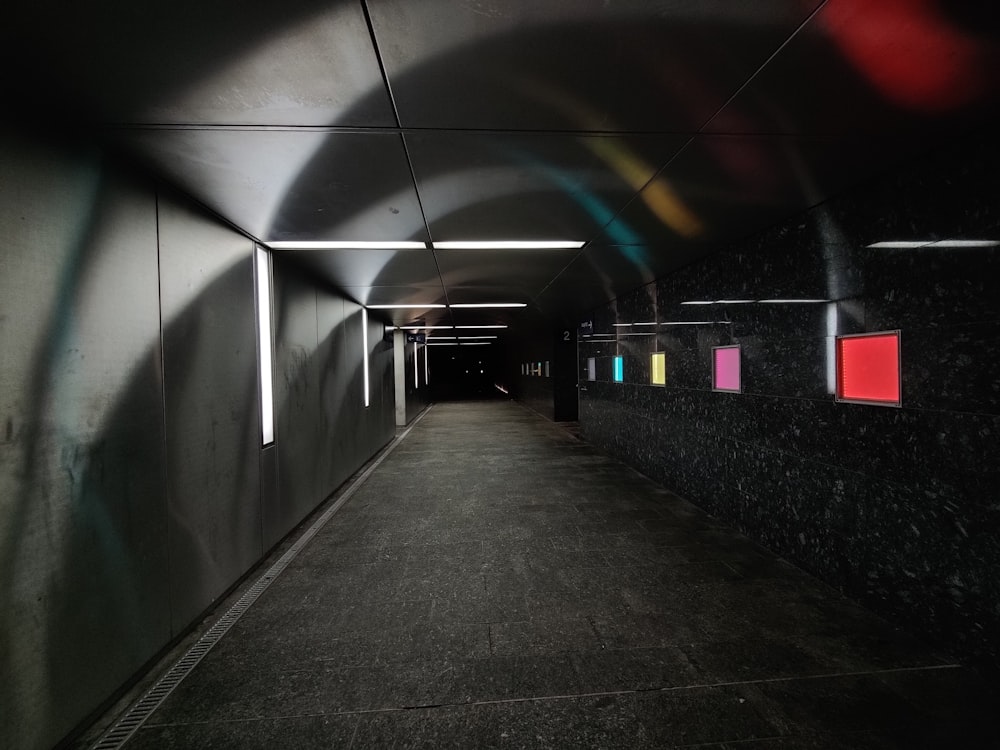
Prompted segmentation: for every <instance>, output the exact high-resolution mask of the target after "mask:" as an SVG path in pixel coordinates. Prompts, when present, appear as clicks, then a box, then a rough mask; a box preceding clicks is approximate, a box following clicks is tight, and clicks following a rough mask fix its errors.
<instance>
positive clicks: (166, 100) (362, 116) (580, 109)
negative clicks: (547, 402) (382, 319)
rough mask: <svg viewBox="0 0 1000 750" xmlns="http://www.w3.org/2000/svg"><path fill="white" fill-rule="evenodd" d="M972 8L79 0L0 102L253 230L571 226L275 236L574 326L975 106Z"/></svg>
mask: <svg viewBox="0 0 1000 750" xmlns="http://www.w3.org/2000/svg"><path fill="white" fill-rule="evenodd" d="M986 5H987V4H983V3H971V2H967V3H953V2H944V0H884V1H883V2H879V3H871V2H866V1H865V0H826V2H820V1H819V0H757V1H756V2H753V3H748V2H731V1H727V0H464V1H458V0H451V1H449V0H421V1H420V2H414V1H413V0H367V1H366V2H362V1H361V0H353V1H348V0H342V1H340V2H331V1H329V0H327V1H323V0H286V1H285V2H283V3H282V4H280V6H279V5H277V4H275V3H269V2H265V0H255V1H253V2H247V1H246V0H243V1H242V2H237V1H236V0H201V1H200V2H193V1H192V0H181V1H180V2H177V1H175V2H171V3H159V4H155V5H148V4H138V5H136V4H126V3H121V2H117V1H116V0H98V2H94V3H87V4H77V5H71V6H69V7H67V8H64V9H62V10H60V12H59V13H60V14H59V15H58V16H52V15H51V11H50V10H49V9H47V8H45V7H41V4H34V5H27V4H25V5H24V6H23V7H21V8H18V9H17V10H16V11H14V12H13V13H11V14H9V15H10V16H12V17H11V18H9V19H5V24H4V28H3V29H2V30H0V42H3V52H2V54H3V55H4V70H5V73H4V75H5V80H6V81H7V83H8V86H7V90H8V92H10V93H9V98H8V103H10V104H13V105H15V108H16V109H17V110H18V111H19V112H20V114H21V115H22V117H24V118H25V119H32V120H35V121H38V120H41V121H43V122H44V124H47V125H51V126H53V127H55V128H60V129H67V128H69V129H78V128H79V127H81V126H82V125H84V124H86V125H88V126H93V127H97V128H98V129H99V131H100V132H101V133H102V135H103V136H104V137H106V138H108V139H110V140H111V141H112V142H113V143H115V144H117V145H118V146H120V147H121V148H124V149H126V150H128V151H129V152H130V153H131V154H132V155H133V156H135V157H136V158H138V159H140V160H142V161H143V162H144V163H146V164H147V165H148V166H150V167H152V168H153V169H154V170H155V171H156V172H157V173H159V174H160V175H161V176H162V177H163V178H165V179H167V180H168V181H170V182H172V183H174V184H176V185H177V186H178V187H180V188H181V189H182V190H184V191H185V192H187V193H189V194H190V195H192V196H193V197H195V198H196V199H198V200H199V201H201V202H202V203H203V204H205V205H206V206H208V207H209V208H211V209H213V210H214V211H215V212H217V213H218V214H220V215H221V216H222V217H224V218H225V219H226V220H228V221H229V222H231V223H232V224H234V225H236V226H238V227H240V228H241V229H242V230H244V231H245V232H246V233H247V234H249V235H251V236H253V237H254V238H256V239H258V240H260V241H262V242H264V243H267V242H268V241H279V240H280V241H294V240H311V241H319V240H339V241H346V242H363V241H376V240H377V241H406V240H408V241H413V240H416V241H420V242H432V241H437V242H440V241H446V240H474V239H475V240H494V239H519V240H551V239H564V240H577V241H581V242H586V245H585V246H584V247H583V248H582V249H578V250H531V251H527V250H492V251H472V250H441V249H432V248H430V247H428V248H426V249H415V250H414V249H411V250H368V249H361V248H349V247H348V248H342V249H327V250H295V251H288V252H290V254H292V255H293V257H295V258H297V259H298V260H300V262H301V263H302V264H303V265H305V266H307V267H308V268H309V269H310V270H311V272H313V273H315V274H318V275H321V276H322V277H323V278H325V279H327V280H328V281H329V282H330V283H331V284H334V285H336V286H337V287H339V288H341V289H343V290H344V291H345V292H346V293H347V294H348V295H349V296H351V297H353V298H355V299H357V300H358V301H360V302H362V303H365V304H394V303H396V304H418V303H427V304H432V303H434V304H442V303H449V302H450V303H456V302H470V303H476V302H480V303H485V302H496V301H520V302H526V303H528V304H529V306H530V307H531V308H534V309H535V311H536V313H538V314H541V315H545V316H547V317H550V318H556V319H560V320H571V319H572V318H573V317H574V316H576V315H578V314H579V313H580V312H582V311H584V310H586V309H587V308H589V307H592V306H594V305H596V304H598V303H600V302H603V301H604V300H606V299H608V298H609V297H610V296H614V295H616V294H618V293H621V292H623V291H626V290H627V289H630V288H633V287H635V286H637V285H638V284H641V283H643V282H645V281H649V280H651V279H653V278H655V277H657V276H660V275H663V274H665V273H668V272H669V271H671V270H673V269H676V268H678V267H680V266H682V265H686V264H688V263H690V262H692V261H694V260H696V259H697V258H699V257H702V256H704V255H705V254H708V253H711V252H713V251H715V250H716V249H718V248H719V247H721V246H723V245H725V244H726V243H728V242H731V241H733V240H735V239H738V238H740V237H742V236H745V235H747V234H749V233H751V232H754V231H756V230H759V229H762V228H764V227H766V226H768V225H770V224H772V223H774V222H775V221H778V220H780V219H782V218H784V217H787V216H789V215H791V214H794V213H796V212H798V211H801V210H802V209H804V208H807V207H809V206H812V205H815V204H816V203H819V202H821V201H823V200H825V199H826V198H827V197H829V196H831V195H832V194H834V193H836V192H838V191H840V190H843V189H844V188H846V187H848V186H850V185H852V184H855V183H857V182H859V181H861V180H863V179H865V178H867V177H869V176H871V175H872V174H874V173H877V172H879V171H882V170H885V169H887V168H889V167H891V165H892V164H893V163H895V162H896V161H898V160H899V159H901V158H905V157H906V156H908V155H909V154H911V153H913V152H914V151H916V150H923V149H930V148H933V147H934V146H935V145H936V144H937V143H939V142H940V141H941V140H942V139H947V138H951V137H954V136H955V134H958V133H961V132H963V131H964V130H966V129H967V128H969V127H970V126H971V125H973V124H976V123H980V122H982V120H983V119H984V118H986V117H993V116H994V114H995V110H996V103H997V82H998V71H1000V65H998V64H997V63H998V62H1000V61H998V50H1000V45H998V36H1000V35H998V29H1000V23H998V19H997V14H996V11H990V10H989V9H988V8H986V7H984V6H986ZM462 312H465V311H462ZM475 312H476V311H469V314H470V316H472V315H473V314H474V313H475ZM449 314H450V315H452V316H453V321H454V322H464V321H462V320H458V319H457V318H458V316H459V315H460V312H459V311H454V312H451V311H448V312H445V313H437V316H438V318H440V317H441V316H442V315H449ZM416 316H421V319H425V320H427V321H428V322H431V318H429V317H426V316H422V315H421V313H420V312H419V311H414V310H412V309H410V310H405V311H403V310H401V311H396V312H394V313H391V317H392V319H393V321H394V322H395V323H397V324H401V323H406V322H410V321H411V320H412V319H413V318H414V317H416ZM469 319H470V320H471V319H473V318H472V317H470V318H469ZM516 319H517V318H516V313H509V312H507V313H504V312H496V313H493V312H483V311H479V312H478V316H477V317H475V320H476V321H479V320H482V321H487V320H488V321H491V322H503V321H515V320H516Z"/></svg>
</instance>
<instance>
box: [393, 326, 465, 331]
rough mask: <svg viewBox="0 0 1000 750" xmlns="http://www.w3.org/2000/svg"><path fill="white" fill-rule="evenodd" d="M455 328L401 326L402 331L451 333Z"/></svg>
mask: <svg viewBox="0 0 1000 750" xmlns="http://www.w3.org/2000/svg"><path fill="white" fill-rule="evenodd" d="M454 327H455V326H400V327H399V330H401V331H450V330H451V329H453V328H454Z"/></svg>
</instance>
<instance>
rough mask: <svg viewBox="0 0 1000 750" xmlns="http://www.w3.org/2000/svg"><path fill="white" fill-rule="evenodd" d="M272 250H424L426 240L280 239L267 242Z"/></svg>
mask: <svg viewBox="0 0 1000 750" xmlns="http://www.w3.org/2000/svg"><path fill="white" fill-rule="evenodd" d="M266 244H267V246H268V247H270V248H272V249H274V250H426V249H427V243H426V242H409V241H406V242H372V241H370V240H356V241H344V240H332V241H313V240H281V241H280V242H268V243H266Z"/></svg>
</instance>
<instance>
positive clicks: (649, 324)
mask: <svg viewBox="0 0 1000 750" xmlns="http://www.w3.org/2000/svg"><path fill="white" fill-rule="evenodd" d="M632 325H634V326H655V325H656V321H655V320H654V321H653V322H651V323H633V324H632Z"/></svg>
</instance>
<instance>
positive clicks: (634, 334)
mask: <svg viewBox="0 0 1000 750" xmlns="http://www.w3.org/2000/svg"><path fill="white" fill-rule="evenodd" d="M620 335H621V336H655V335H656V334H655V333H622V334H620Z"/></svg>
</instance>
